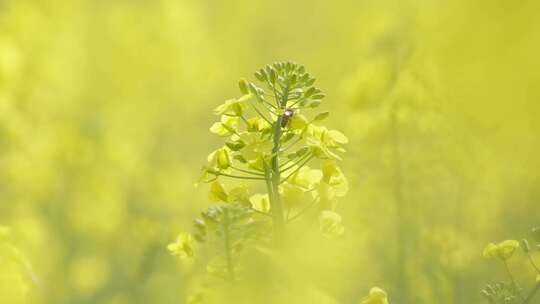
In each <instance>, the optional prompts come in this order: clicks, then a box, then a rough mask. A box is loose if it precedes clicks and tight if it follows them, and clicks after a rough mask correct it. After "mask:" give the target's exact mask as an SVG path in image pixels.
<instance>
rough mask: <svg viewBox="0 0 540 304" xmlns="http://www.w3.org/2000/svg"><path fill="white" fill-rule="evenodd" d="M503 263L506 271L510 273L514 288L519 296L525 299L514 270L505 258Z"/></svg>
mask: <svg viewBox="0 0 540 304" xmlns="http://www.w3.org/2000/svg"><path fill="white" fill-rule="evenodd" d="M503 263H504V267H505V268H506V272H507V273H508V277H509V278H510V281H512V285H513V287H514V290H515V291H516V292H517V293H518V294H519V296H520V298H521V299H522V300H525V298H523V296H522V295H521V293H519V287H518V284H517V282H516V280H515V279H514V275H512V271H510V267H509V266H508V263H507V262H506V260H504V259H503Z"/></svg>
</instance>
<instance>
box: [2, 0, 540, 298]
mask: <svg viewBox="0 0 540 304" xmlns="http://www.w3.org/2000/svg"><path fill="white" fill-rule="evenodd" d="M539 12H540V4H539V2H537V1H532V0H531V1H527V0H525V1H487V0H478V1H466V0H457V1H456V0H454V1H436V0H435V1H425V0H395V1H390V0H377V1H375V0H354V1H353V0H349V1H282V0H277V1H246V0H229V1H217V0H214V1H211V0H208V1H201V0H152V1H150V0H107V1H104V0H86V1H84V0H47V1H37V0H34V1H31V0H3V1H0V227H1V229H0V241H3V242H4V243H5V244H3V245H2V246H3V247H2V246H0V250H4V257H3V258H2V252H0V265H2V266H1V269H0V302H1V303H54V304H62V303H70V304H71V303H111V304H113V303H114V304H117V303H118V304H120V303H184V298H185V297H186V294H187V290H188V289H189V288H190V287H189V286H190V283H189V282H191V278H192V277H193V274H194V273H196V272H197V270H196V269H192V268H196V267H197V266H192V267H191V268H190V266H185V265H180V264H178V261H176V259H174V258H173V257H171V256H170V255H168V253H167V251H166V244H167V243H168V242H170V241H171V240H173V239H174V237H175V236H176V234H177V233H178V232H179V231H183V230H187V229H189V227H190V225H191V220H192V218H193V217H194V216H195V215H197V214H198V212H199V211H200V210H201V209H202V208H204V207H205V206H208V205H209V202H208V200H207V195H206V193H205V191H206V188H205V187H199V188H195V187H194V183H195V182H196V181H197V178H198V176H199V174H200V166H201V165H202V164H204V162H205V159H206V155H207V154H208V153H209V152H211V151H212V150H214V149H215V148H216V147H217V146H218V145H219V139H218V138H216V137H215V136H212V135H211V134H210V133H209V132H208V128H209V127H210V125H211V123H212V122H213V121H214V120H215V117H214V115H213V114H212V110H213V109H214V108H215V107H216V106H217V105H219V104H221V103H222V102H223V101H224V100H225V99H228V98H230V97H235V96H238V89H237V86H236V83H237V80H238V79H239V78H240V77H250V78H253V77H252V73H253V72H254V71H255V70H256V69H258V68H260V67H262V66H264V65H265V64H267V63H271V62H274V61H277V60H293V61H296V62H299V63H302V64H304V65H305V66H306V68H307V70H308V71H310V72H311V73H312V74H313V75H315V76H316V77H317V79H318V81H317V84H318V86H319V87H321V88H322V89H323V90H324V91H325V92H326V93H327V96H328V97H327V98H326V99H325V101H324V103H323V105H322V108H323V109H324V110H328V111H330V112H331V116H330V119H329V125H330V126H332V127H336V128H339V129H340V130H342V131H343V132H344V133H345V134H346V135H347V136H348V137H349V139H350V144H349V145H348V153H347V154H346V155H345V156H344V159H345V160H344V165H343V168H344V171H345V174H346V175H348V177H349V182H350V187H351V191H350V192H349V195H348V196H347V197H346V198H345V199H344V200H343V201H342V202H341V203H340V206H339V208H338V209H339V212H340V213H341V214H342V215H343V221H344V224H345V226H346V231H347V232H346V234H345V235H344V237H343V238H342V239H340V240H337V241H332V242H331V243H328V244H325V243H323V242H326V241H324V240H322V239H320V237H319V236H316V234H310V233H309V232H306V231H304V230H300V229H299V231H296V233H298V235H300V236H302V235H305V236H306V237H305V238H301V237H300V239H301V240H299V241H298V248H297V250H296V254H297V256H298V259H297V261H296V263H295V266H294V267H295V270H294V272H293V274H294V275H293V276H295V279H296V280H303V281H309V282H308V283H306V286H307V285H309V286H315V288H316V290H317V291H316V292H315V291H314V292H313V293H315V295H312V297H314V299H315V300H313V299H308V298H299V299H295V300H291V302H290V303H304V302H306V303H359V301H360V299H361V298H362V297H363V296H364V295H365V294H366V292H367V290H369V287H371V286H374V285H378V286H383V287H384V288H385V289H386V290H387V291H388V293H389V294H390V299H391V301H392V302H395V303H441V304H444V303H481V301H483V300H482V299H481V297H480V294H479V290H480V289H481V288H482V287H483V284H484V283H485V282H486V281H488V280H489V279H490V278H491V277H494V276H497V275H499V274H500V273H501V270H500V269H492V267H490V266H489V265H488V263H487V262H485V261H484V260H482V258H481V251H482V249H483V247H484V245H485V244H486V243H488V242H491V241H497V240H499V239H505V238H517V237H520V236H522V235H525V234H526V232H527V231H528V229H529V228H530V227H532V226H534V225H538V224H540V211H539V209H538V206H539V205H538V204H539V202H540V188H539V186H540V179H539V177H540V174H539V173H538V172H539V169H540V158H539V157H538V155H539V151H540V135H539V134H540V122H539V121H540V120H539V118H540V105H539V100H540V86H539V84H540V73H539V71H540V56H538V54H540V18H539ZM8 227H9V228H8ZM315 230H316V229H315ZM14 252H16V253H14ZM8 255H10V256H11V257H12V258H11V259H9V258H5V257H6V256H8ZM14 256H15V257H14ZM13 257H14V258H13ZM17 261H18V262H17ZM21 261H22V262H21ZM513 267H516V268H517V269H523V271H521V272H518V273H517V277H518V278H523V279H524V278H526V277H527V276H530V273H527V272H526V271H525V267H524V266H523V265H521V264H519V263H516V265H513ZM251 283H254V284H256V283H257V282H251ZM2 299H3V300H2ZM323 299H324V300H323ZM394 299H395V300H394ZM393 300H394V301H393Z"/></svg>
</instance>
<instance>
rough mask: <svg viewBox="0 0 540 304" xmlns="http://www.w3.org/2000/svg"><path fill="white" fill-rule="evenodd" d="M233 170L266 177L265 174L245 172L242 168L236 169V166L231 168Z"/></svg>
mask: <svg viewBox="0 0 540 304" xmlns="http://www.w3.org/2000/svg"><path fill="white" fill-rule="evenodd" d="M231 168H232V169H234V170H237V171H240V172H244V173H247V174H252V175H257V176H264V174H262V173H258V172H254V171H249V170H244V169H242V168H237V167H234V166H231Z"/></svg>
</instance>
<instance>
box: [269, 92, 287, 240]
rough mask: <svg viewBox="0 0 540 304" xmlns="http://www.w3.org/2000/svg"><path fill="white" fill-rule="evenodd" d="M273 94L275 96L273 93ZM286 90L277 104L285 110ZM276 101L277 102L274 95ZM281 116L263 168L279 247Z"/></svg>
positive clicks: (282, 231)
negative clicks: (269, 155)
mask: <svg viewBox="0 0 540 304" xmlns="http://www.w3.org/2000/svg"><path fill="white" fill-rule="evenodd" d="M274 94H276V93H275V92H274ZM287 95H288V88H287V87H286V88H285V89H284V90H283V94H282V95H281V96H282V100H281V102H280V103H279V107H280V108H281V109H285V107H286V106H287V97H286V96H287ZM276 100H279V98H278V96H277V95H276ZM281 120H282V116H278V118H277V121H276V122H275V123H274V136H273V141H274V146H273V148H272V158H271V161H270V168H265V173H266V178H267V183H266V184H267V187H268V196H269V198H270V206H271V210H272V221H273V225H274V242H275V244H276V246H278V247H280V246H281V245H282V243H283V241H284V240H283V239H284V235H285V218H284V212H283V205H282V203H281V197H280V196H279V184H280V182H281V176H280V171H279V149H280V142H281V135H282V134H283V130H282V129H281Z"/></svg>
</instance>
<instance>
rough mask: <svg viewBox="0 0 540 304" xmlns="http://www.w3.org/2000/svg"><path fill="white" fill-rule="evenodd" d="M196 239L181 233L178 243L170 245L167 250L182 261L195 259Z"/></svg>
mask: <svg viewBox="0 0 540 304" xmlns="http://www.w3.org/2000/svg"><path fill="white" fill-rule="evenodd" d="M194 247H195V239H194V238H193V236H191V234H189V233H185V232H183V233H180V235H179V236H178V238H177V239H176V242H174V243H170V244H169V245H168V246H167V249H168V250H169V251H170V253H171V254H172V255H175V256H178V257H180V258H182V259H189V258H193V256H194V255H195V251H194Z"/></svg>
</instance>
